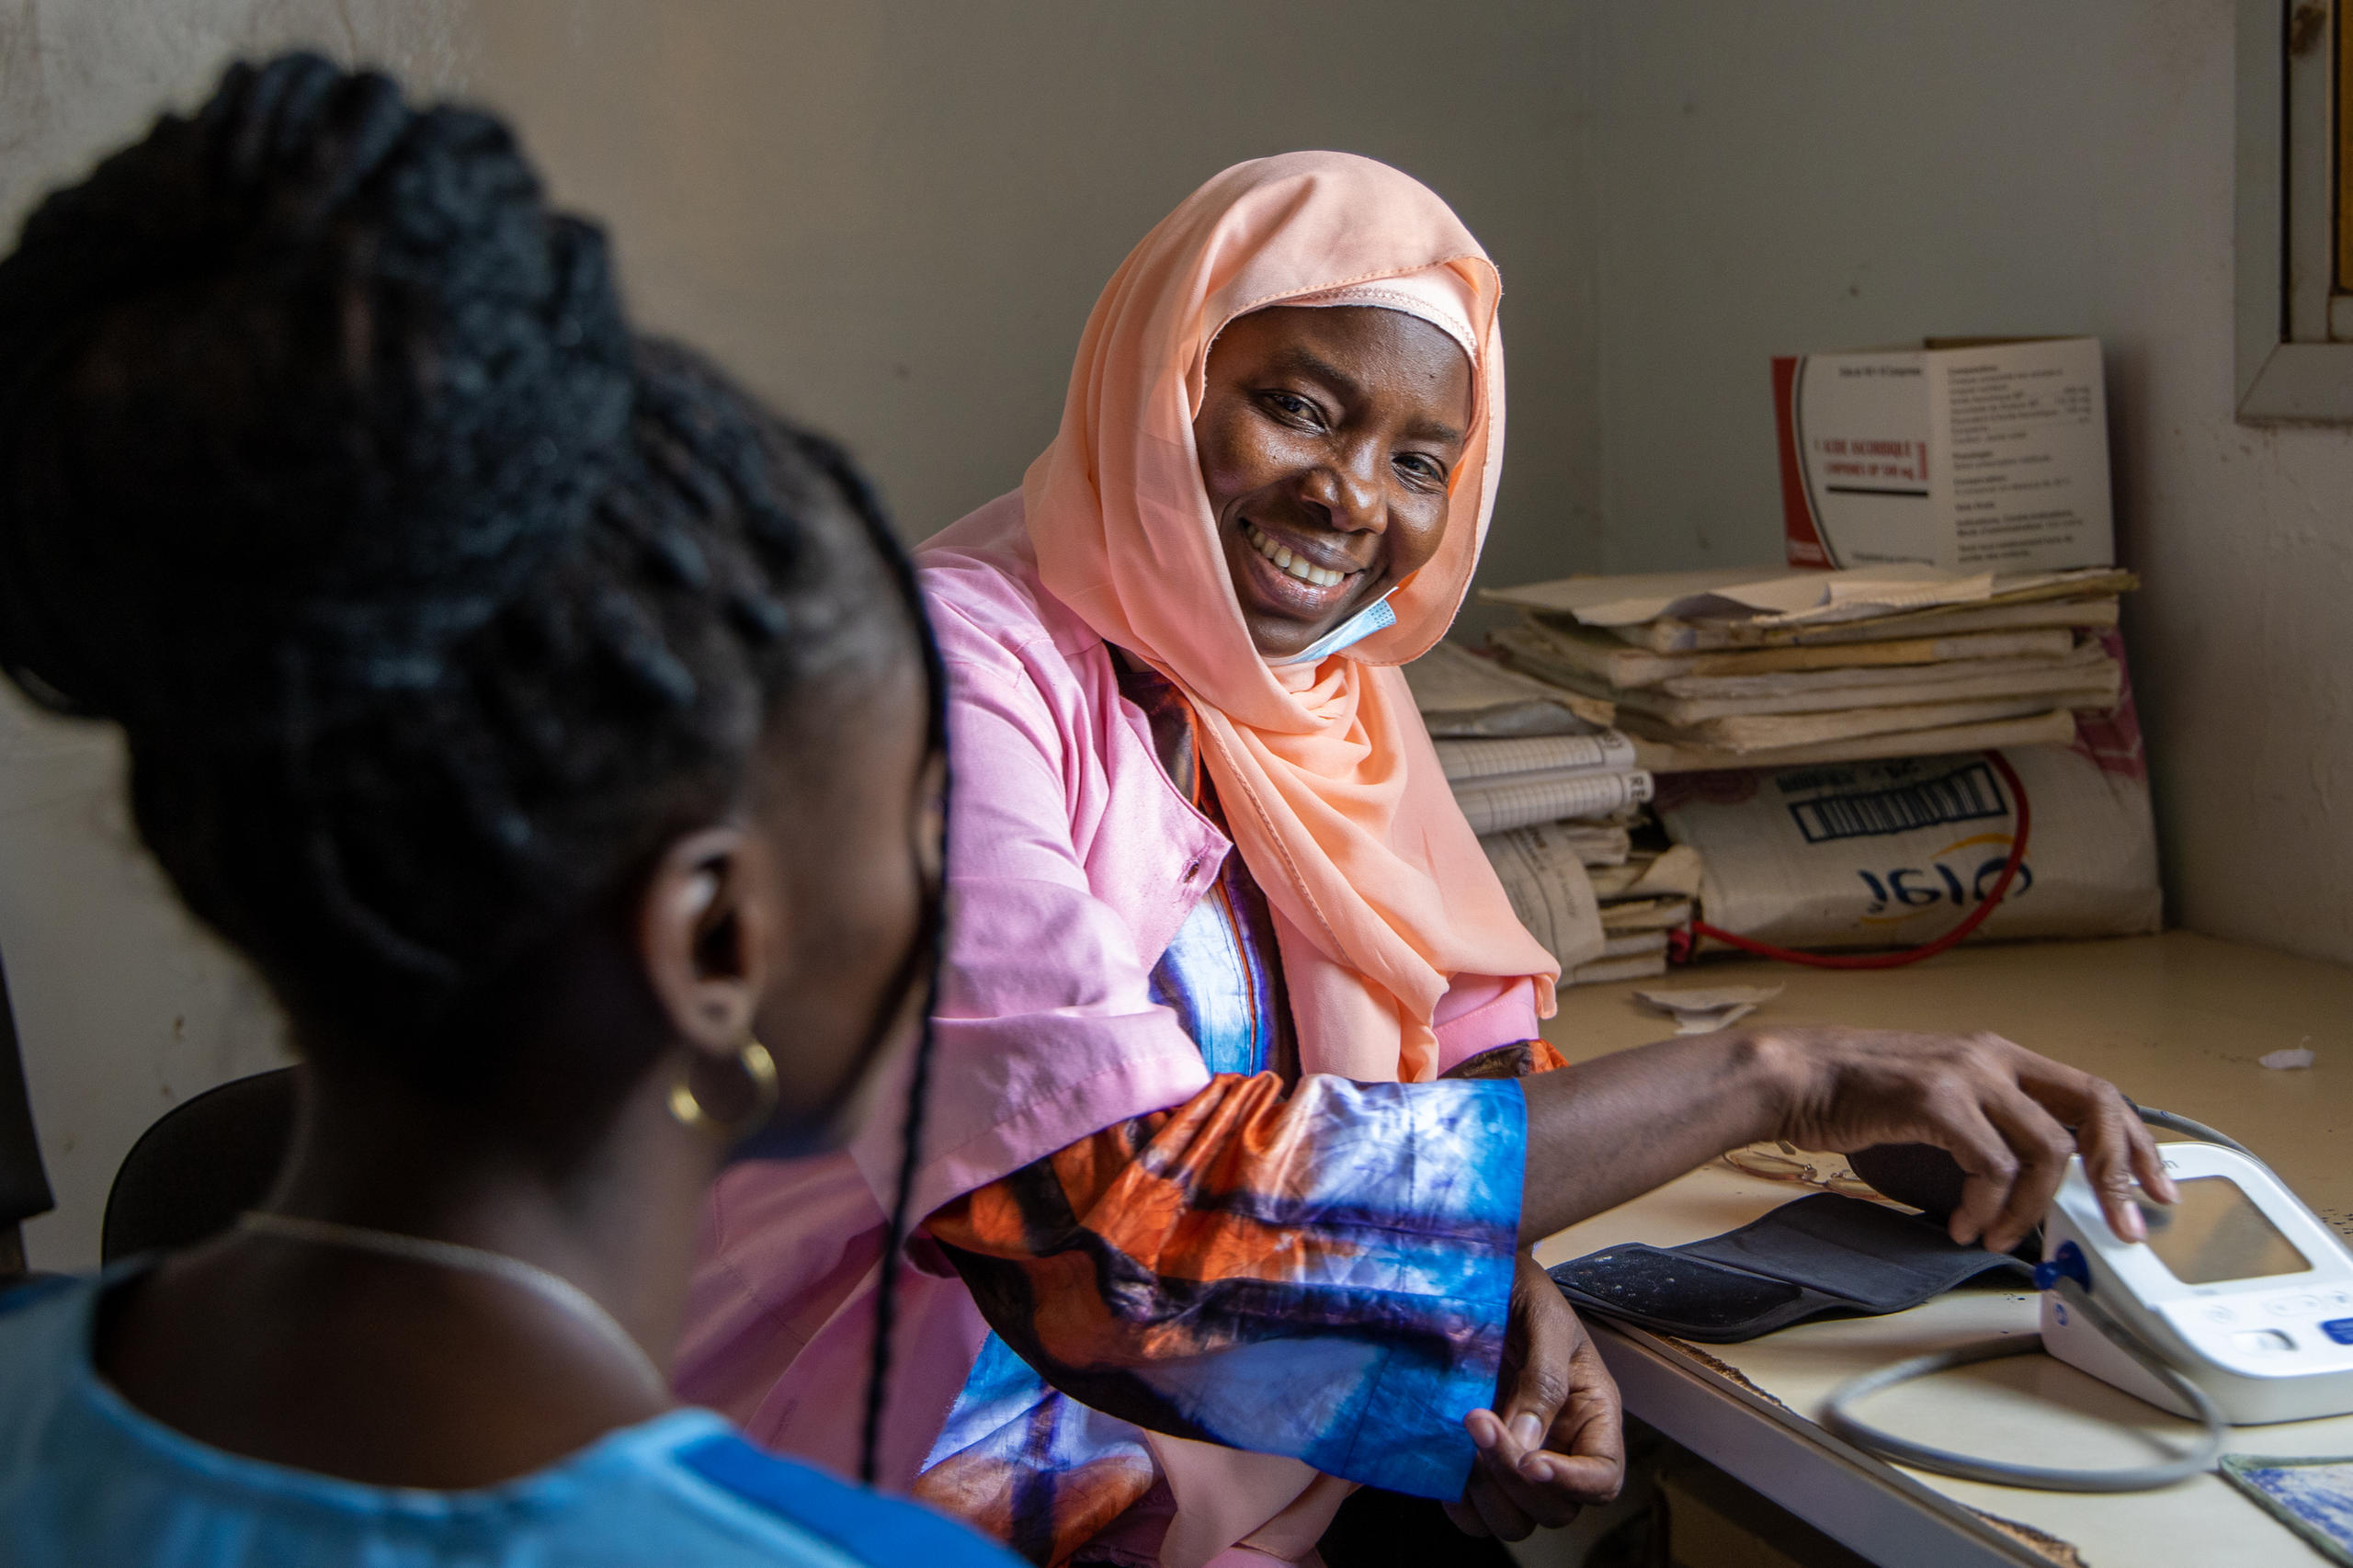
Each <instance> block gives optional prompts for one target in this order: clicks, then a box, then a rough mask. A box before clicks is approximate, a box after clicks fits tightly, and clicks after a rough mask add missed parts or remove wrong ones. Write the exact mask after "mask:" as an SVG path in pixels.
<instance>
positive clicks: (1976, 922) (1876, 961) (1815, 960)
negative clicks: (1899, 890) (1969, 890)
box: [1685, 751, 2034, 969]
mask: <svg viewBox="0 0 2353 1568" xmlns="http://www.w3.org/2000/svg"><path fill="white" fill-rule="evenodd" d="M1985 759H1986V760H1987V761H1988V762H1991V763H1992V764H1993V765H1994V770H1995V772H1996V773H1999V774H2000V775H2001V776H2002V781H2003V782H2004V783H2006V784H2007V785H2008V786H2009V787H2010V798H2011V799H2012V800H2014V801H2017V802H2018V832H2017V833H2016V834H2015V835H2012V837H2011V839H2010V854H2009V858H2008V859H2006V860H2005V861H2003V862H2002V874H2001V875H2000V876H1998V877H1996V878H1995V879H1994V891H1993V892H1989V893H1987V894H1986V895H1985V901H1984V903H1980V904H1979V905H1978V906H1977V907H1976V908H1975V909H1972V910H1971V911H1970V912H1969V913H1968V915H1964V916H1963V917H1962V919H1961V924H1960V925H1958V926H1954V927H1953V928H1952V929H1951V930H1949V931H1948V932H1946V933H1945V934H1944V935H1943V936H1941V937H1938V938H1937V939H1936V940H1935V941H1933V942H1924V943H1922V944H1921V945H1920V946H1918V947H1916V948H1906V949H1904V950H1903V951H1902V952H1895V953H1802V952H1799V951H1798V950H1797V949H1794V948H1777V947H1775V946H1773V944H1772V943H1770V942H1759V941H1756V940H1755V939H1754V938H1752V937H1735V936H1733V934H1732V933H1731V932H1730V931H1726V930H1722V929H1721V928H1720V927H1717V926H1711V925H1709V924H1708V923H1707V922H1706V921H1704V920H1694V921H1693V922H1691V924H1690V925H1689V926H1686V927H1685V929H1686V930H1687V931H1688V932H1689V933H1690V939H1689V942H1688V948H1687V951H1686V953H1685V958H1686V960H1688V959H1690V958H1693V957H1696V956H1698V954H1699V943H1700V942H1701V941H1702V940H1703V939H1706V938H1711V937H1712V938H1713V939H1714V940H1716V941H1719V942H1722V943H1724V944H1725V945H1726V946H1728V947H1734V948H1738V949H1740V950H1741V951H1742V952H1744V953H1755V954H1756V955H1757V956H1758V957H1759V958H1768V959H1779V960H1781V961H1782V962H1783V963H1802V964H1804V965H1806V966H1807V967H1809V968H1812V969H1901V968H1903V967H1904V965H1905V964H1908V963H1918V962H1919V961H1920V960H1922V959H1932V958H1935V957H1936V956H1937V955H1938V953H1941V952H1943V951H1944V950H1945V949H1948V948H1950V947H1953V946H1955V945H1956V944H1958V943H1960V942H1961V940H1962V939H1963V938H1964V937H1967V936H1968V935H1969V934H1970V933H1971V932H1972V931H1974V930H1976V929H1977V927H1979V926H1983V925H1984V924H1985V917H1986V916H1987V915H1991V914H1993V913H1994V906H1995V904H1997V903H2001V902H2002V899H2003V896H2004V895H2005V894H2006V893H2007V892H2009V891H2010V882H2011V881H2012V880H2013V879H2015V878H2016V877H2017V876H2018V868H2019V867H2020V866H2021V865H2023V864H2025V862H2026V838H2027V830H2028V829H2029V827H2030V826H2032V825H2033V822H2034V812H2033V810H2032V809H2031V808H2030V807H2029V805H2028V804H2027V798H2026V786H2025V785H2024V784H2022V783H2020V782H2019V781H2018V770H2017V769H2016V768H2014V767H2011V766H2010V761H2009V758H2007V757H2006V756H2003V755H2002V754H2001V753H2000V752H1997V751H1989V752H1987V753H1986V754H1985Z"/></svg>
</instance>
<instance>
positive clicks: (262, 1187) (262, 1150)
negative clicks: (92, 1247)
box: [99, 1067, 298, 1263]
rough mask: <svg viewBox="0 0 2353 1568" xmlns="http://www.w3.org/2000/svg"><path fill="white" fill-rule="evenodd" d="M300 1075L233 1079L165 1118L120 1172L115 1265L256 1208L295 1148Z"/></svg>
mask: <svg viewBox="0 0 2353 1568" xmlns="http://www.w3.org/2000/svg"><path fill="white" fill-rule="evenodd" d="M297 1071H298V1069H296V1068H292V1067H280V1068H278V1069H276V1070H275V1071H272V1072H268V1073H256V1074H254V1075H253V1076H251V1077H249V1078H233V1079H231V1080H230V1081H229V1082H228V1083H225V1084H222V1085H220V1086H219V1087H218V1088H213V1089H207V1090H206V1091H205V1092H204V1093H202V1094H200V1095H199V1096H196V1097H195V1098H194V1099H192V1100H188V1101H187V1102H185V1103H184V1104H181V1105H176V1106H174V1107H173V1108H171V1109H170V1110H167V1111H165V1113H164V1114H163V1116H162V1117H161V1118H159V1119H157V1120H156V1122H155V1125H154V1126H153V1127H151V1128H149V1129H148V1130H147V1131H146V1132H145V1133H144V1134H142V1136H141V1138H140V1140H139V1142H136V1143H134V1144H132V1145H131V1153H128V1154H125V1155H124V1156H123V1157H122V1168H121V1169H119V1170H118V1171H116V1172H115V1176H114V1187H113V1188H112V1190H110V1191H109V1192H108V1194H107V1217H106V1224H105V1227H104V1232H103V1234H102V1235H101V1237H100V1240H99V1252H100V1255H101V1256H103V1257H104V1258H105V1259H106V1261H107V1262H108V1263H112V1262H113V1261H114V1260H115V1259H117V1258H119V1257H129V1256H132V1255H133V1254H135V1253H142V1252H170V1251H173V1250H175V1249H176V1248H179V1247H184V1246H190V1245H193V1244H195V1243H198V1242H200V1241H203V1240H204V1239H205V1238H206V1237H208V1236H212V1235H217V1234H219V1233H221V1232H222V1231H225V1230H227V1229H228V1228H229V1227H230V1226H231V1225H232V1224H233V1223H235V1221H236V1218H237V1216H238V1215H240V1214H242V1213H244V1211H245V1210H248V1209H252V1208H255V1207H256V1206H257V1205H258V1204H259V1203H260V1202H261V1200H262V1199H264V1198H265V1197H267V1195H268V1192H269V1187H270V1184H271V1183H272V1182H274V1181H276V1180H277V1179H278V1166H280V1165H283V1164H285V1161H286V1151H287V1150H288V1149H289V1148H290V1147H291V1146H292V1144H293V1142H294V1094H295V1079H294V1074H295V1073H296V1072H297Z"/></svg>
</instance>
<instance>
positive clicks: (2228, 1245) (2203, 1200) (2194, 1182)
mask: <svg viewBox="0 0 2353 1568" xmlns="http://www.w3.org/2000/svg"><path fill="white" fill-rule="evenodd" d="M2177 1186H2178V1187H2180V1189H2181V1201H2179V1202H2178V1203H2176V1204H2175V1205H2174V1206H2173V1207H2172V1208H2171V1209H2165V1208H2161V1207H2159V1206H2158V1205H2156V1204H2154V1203H2150V1204H2143V1205H2142V1208H2141V1212H2142V1214H2143V1217H2145V1218H2146V1219H2147V1221H2149V1250H2150V1251H2152V1252H2154V1253H2155V1254H2156V1255H2157V1257H2158V1259H2159V1260H2160V1261H2161V1262H2163V1263H2164V1264H2165V1267H2167V1268H2169V1269H2171V1270H2172V1271H2173V1277H2174V1278H2177V1279H2178V1280H2180V1281H2181V1282H2182V1283H2183V1284H2185V1285H2219V1284H2221V1283H2222V1282H2223V1281H2224V1280H2226V1279H2262V1278H2268V1277H2270V1276H2272V1275H2275V1274H2302V1273H2303V1272H2304V1271H2305V1270H2306V1269H2308V1268H2310V1267H2312V1262H2311V1260H2310V1259H2308V1258H2306V1257H2305V1256H2304V1255H2303V1254H2302V1253H2301V1252H2298V1251H2297V1250H2296V1246H2295V1244H2294V1243H2292V1242H2290V1240H2289V1239H2288V1238H2287V1237H2285V1236H2283V1235H2281V1234H2280V1233H2279V1226H2277V1225H2274V1224H2273V1223H2272V1222H2271V1221H2270V1220H2269V1219H2268V1217H2266V1216H2265V1214H2264V1212H2263V1210H2260V1209H2258V1208H2256V1206H2255V1201H2254V1199H2250V1198H2248V1197H2247V1195H2246V1194H2245V1192H2244V1191H2242V1190H2241V1189H2240V1187H2239V1184H2238V1183H2236V1182H2234V1181H2233V1180H2232V1179H2231V1178H2230V1177H2228V1176H2193V1177H2191V1178H2190V1179H2188V1181H2184V1182H2180V1183H2178V1184H2177Z"/></svg>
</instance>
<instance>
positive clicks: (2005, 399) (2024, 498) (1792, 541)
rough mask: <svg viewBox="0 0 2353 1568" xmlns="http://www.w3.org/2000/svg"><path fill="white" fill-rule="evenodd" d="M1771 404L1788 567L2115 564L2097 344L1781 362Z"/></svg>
mask: <svg viewBox="0 0 2353 1568" xmlns="http://www.w3.org/2000/svg"><path fill="white" fill-rule="evenodd" d="M1773 404H1774V411H1775V414H1776V415H1777V416H1778V419H1779V426H1780V446H1781V510H1782V523H1783V532H1784V533H1785V535H1786V537H1787V541H1788V547H1789V561H1790V565H1792V566H1822V567H1850V566H1870V565H1877V564H1882V563H1887V562H1920V563H1923V564H1926V565H1930V566H1937V567H1941V568H1944V569H1946V570H1949V571H1960V572H2005V573H2008V572H2057V571H2064V570H2067V569H2069V568H2071V567H2078V566H2112V565H2114V564H2115V563H2116V553H2115V540H2114V533H2113V529H2112V527H2111V519H2110V516H2109V481H2108V399H2107V396H2106V393H2105V391H2104V389H2103V386H2102V383H2101V380H2100V356H2099V340H2098V339H2097V338H2094V337H2055V338H2053V337H2046V338H2019V339H2006V340H2002V339H1994V340H1988V339H1935V338H1931V339H1928V340H1927V341H1926V342H1924V343H1922V344H1921V345H1919V346H1918V347H1908V346H1907V347H1897V348H1885V349H1861V350H1857V351H1855V352H1852V353H1838V354H1807V355H1802V356H1798V357H1794V358H1777V359H1775V360H1774V361H1773Z"/></svg>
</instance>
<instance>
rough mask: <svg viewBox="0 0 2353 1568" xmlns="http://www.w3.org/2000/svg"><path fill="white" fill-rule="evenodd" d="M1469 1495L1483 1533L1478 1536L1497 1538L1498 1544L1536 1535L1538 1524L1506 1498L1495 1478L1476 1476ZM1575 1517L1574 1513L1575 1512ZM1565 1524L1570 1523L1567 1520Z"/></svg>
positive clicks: (1524, 1510) (1506, 1495)
mask: <svg viewBox="0 0 2353 1568" xmlns="http://www.w3.org/2000/svg"><path fill="white" fill-rule="evenodd" d="M1465 1495H1466V1496H1467V1497H1468V1498H1469V1499H1470V1502H1471V1506H1472V1509H1473V1510H1474V1511H1475V1512H1476V1513H1477V1515H1478V1518H1479V1523H1480V1525H1481V1526H1482V1527H1483V1528H1482V1529H1479V1530H1474V1531H1472V1534H1474V1535H1477V1534H1484V1535H1491V1536H1494V1537H1495V1539H1496V1540H1527V1539H1528V1538H1529V1536H1530V1535H1533V1534H1534V1533H1535V1531H1536V1520H1535V1519H1534V1518H1532V1517H1529V1513H1528V1511H1527V1510H1526V1509H1524V1508H1522V1507H1521V1506H1519V1505H1518V1503H1516V1502H1515V1501H1513V1500H1512V1498H1511V1497H1510V1496H1509V1495H1508V1494H1506V1491H1505V1489H1504V1486H1503V1484H1502V1483H1500V1482H1497V1481H1496V1480H1495V1478H1494V1477H1492V1476H1487V1475H1481V1474H1477V1473H1475V1472H1474V1473H1473V1474H1472V1478H1471V1485H1470V1487H1469V1489H1468V1491H1467V1492H1466V1494H1465ZM1571 1512H1572V1515H1574V1510H1571ZM1560 1522H1561V1523H1563V1524H1565V1523H1567V1522H1568V1521H1567V1520H1565V1519H1563V1520H1562V1521H1560Z"/></svg>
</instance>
